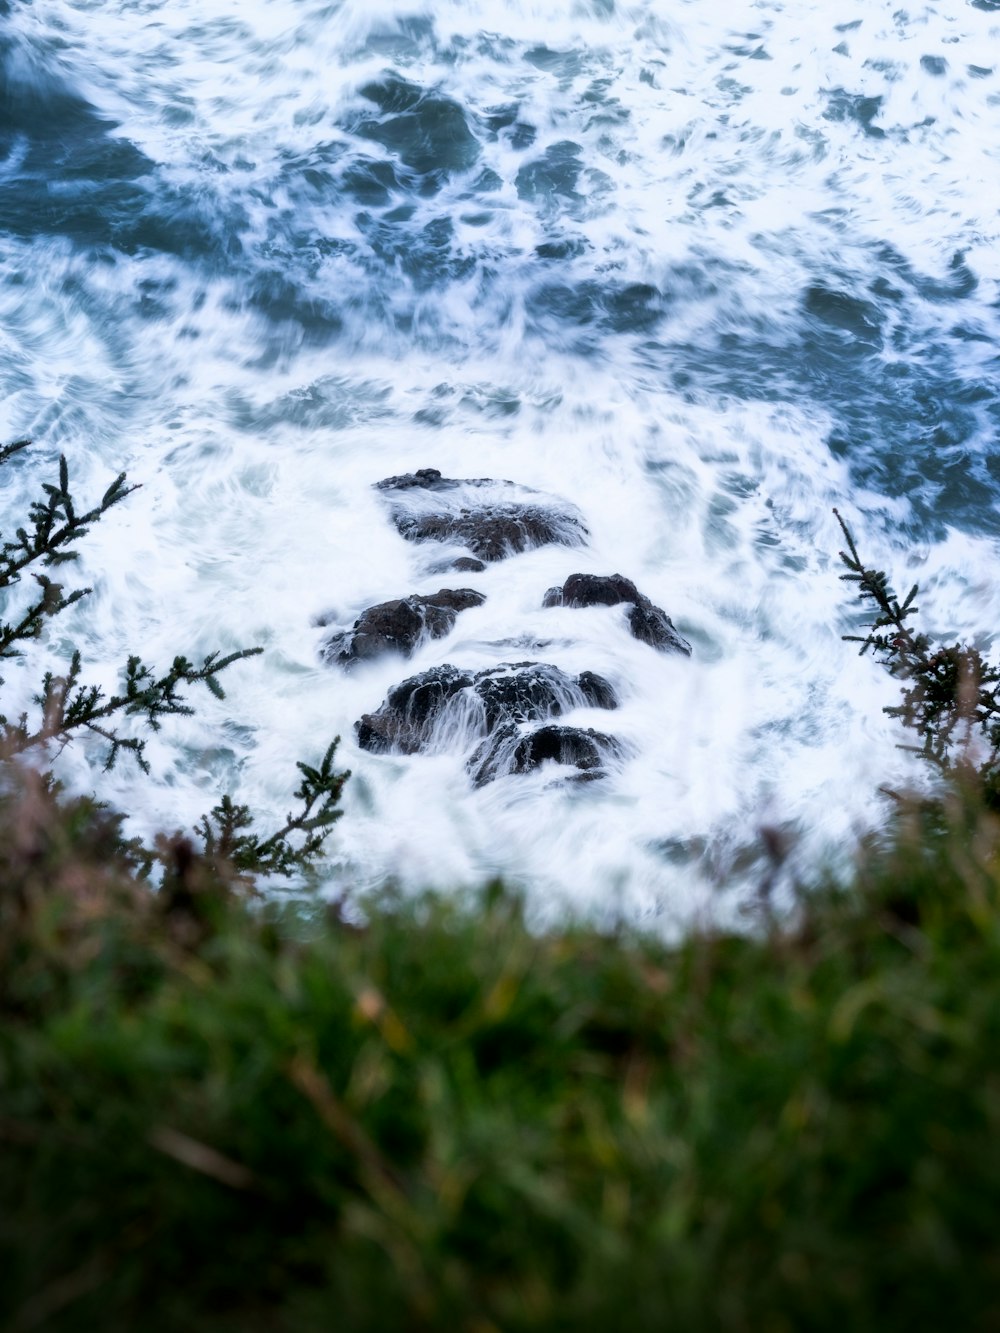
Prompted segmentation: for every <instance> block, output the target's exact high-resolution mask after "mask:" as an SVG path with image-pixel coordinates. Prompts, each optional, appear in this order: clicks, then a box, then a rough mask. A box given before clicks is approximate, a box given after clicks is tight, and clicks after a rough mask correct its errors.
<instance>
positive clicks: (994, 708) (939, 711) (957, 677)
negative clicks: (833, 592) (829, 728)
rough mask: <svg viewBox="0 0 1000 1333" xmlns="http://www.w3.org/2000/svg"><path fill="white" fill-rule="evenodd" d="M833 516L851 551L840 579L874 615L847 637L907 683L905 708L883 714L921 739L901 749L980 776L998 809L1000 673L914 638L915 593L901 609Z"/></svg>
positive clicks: (962, 652)
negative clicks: (975, 748)
mask: <svg viewBox="0 0 1000 1333" xmlns="http://www.w3.org/2000/svg"><path fill="white" fill-rule="evenodd" d="M833 512H834V514H835V516H836V519H837V522H838V523H839V524H840V528H841V531H842V532H843V534H844V539H845V541H846V543H847V550H846V551H841V552H840V558H841V560H842V561H843V563H844V565H845V566H846V567H847V570H848V572H847V573H846V574H841V576H840V577H841V578H842V579H844V580H845V581H847V582H849V583H854V584H855V585H856V586H857V593H858V597H859V598H860V600H861V601H862V602H863V603H865V604H867V605H868V606H869V607H871V608H872V609H873V610H874V612H875V616H874V619H873V620H871V621H870V622H869V623H868V624H867V625H866V626H865V627H864V628H865V629H866V630H867V633H866V634H865V635H858V634H845V635H844V636H843V637H844V639H845V640H847V641H848V642H853V643H860V644H861V652H862V654H863V653H865V652H867V651H868V649H869V648H872V649H874V651H875V652H876V654H877V655H878V657H879V660H880V661H881V662H882V664H883V665H884V666H886V667H887V668H888V670H889V673H890V674H891V675H893V676H895V677H897V678H898V679H900V680H901V681H904V682H906V683H905V684H904V686H903V692H902V698H901V700H900V702H899V703H898V704H894V705H890V706H889V707H887V708H885V709H884V710H883V711H884V712H885V713H887V714H888V716H890V717H894V718H898V719H899V721H901V722H902V723H903V725H904V726H906V727H908V728H909V729H910V730H911V731H913V732H915V733H916V735H917V737H918V740H919V744H916V745H913V744H909V745H904V746H901V748H902V749H905V750H909V751H911V752H913V753H916V754H919V755H921V756H922V757H923V758H924V759H927V760H928V761H929V762H930V763H932V764H933V765H934V766H935V767H936V768H937V769H938V770H939V771H941V772H951V771H953V770H955V769H956V768H958V767H961V768H962V770H963V771H964V772H967V773H968V772H973V773H975V775H976V777H977V778H978V780H979V781H980V782H981V783H982V786H983V790H984V794H985V797H986V799H987V802H988V803H989V804H992V805H994V806H995V807H996V808H1000V669H998V668H997V667H996V666H995V665H993V664H991V663H990V662H987V661H986V659H985V658H984V657H983V655H982V653H981V652H980V651H979V649H978V648H975V647H970V646H969V645H967V644H960V643H955V644H951V645H949V646H946V647H941V648H933V647H932V644H931V640H930V638H929V637H928V636H927V635H926V634H918V633H914V632H913V631H912V630H911V629H910V627H909V625H907V624H906V621H907V620H908V619H909V617H911V616H913V615H915V614H916V612H917V607H916V605H915V598H916V595H917V586H916V585H914V586H913V587H912V588H911V589H910V591H909V592H908V593H907V595H906V597H905V598H903V600H902V601H900V599H899V598H898V596H897V595H896V593H895V592H894V590H893V588H892V585H891V584H890V582H889V579H888V576H887V575H886V574H885V573H884V571H882V570H878V569H872V568H869V567H868V566H866V565H865V564H864V562H863V561H862V559H861V556H860V555H859V553H858V549H857V546H856V544H855V541H854V538H853V536H852V535H851V532H850V530H849V528H848V526H847V524H846V523H845V522H844V519H843V518H842V517H841V515H840V513H839V512H838V511H837V510H836V509H835V510H834V511H833ZM977 731H978V733H979V736H980V739H981V740H982V741H985V742H986V745H987V747H988V753H987V755H986V758H985V759H981V758H973V757H972V754H971V751H970V748H969V740H970V738H971V736H972V734H973V733H974V732H977Z"/></svg>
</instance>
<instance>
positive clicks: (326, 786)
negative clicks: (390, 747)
mask: <svg viewBox="0 0 1000 1333" xmlns="http://www.w3.org/2000/svg"><path fill="white" fill-rule="evenodd" d="M339 743H340V737H339V736H338V737H337V738H336V739H335V740H334V741H332V742H331V744H330V745H329V746H328V747H327V750H326V753H325V754H324V756H323V759H322V761H321V763H320V765H319V767H318V768H313V767H311V766H310V765H309V764H303V763H299V764H298V765H297V768H298V769H299V772H300V773H301V774H302V781H301V782H300V784H299V786H298V788H297V789H296V791H295V799H296V800H297V801H301V803H302V806H301V809H300V810H299V811H298V812H297V813H289V815H288V817H287V819H286V822H285V824H284V827H283V828H281V829H279V830H278V831H277V832H276V833H272V834H271V835H270V837H266V838H262V837H261V836H260V835H258V834H256V833H254V832H252V831H251V830H252V828H253V819H252V816H251V814H250V810H249V807H248V806H246V805H236V804H234V802H233V801H232V799H231V797H229V796H223V798H222V800H221V801H220V802H219V804H218V805H216V806H214V807H213V808H212V810H211V812H210V813H209V814H207V815H203V816H202V819H201V821H200V822H199V823H198V825H197V829H196V831H197V832H198V834H199V835H200V836H201V838H202V839H203V841H204V845H205V846H204V853H205V856H206V857H207V858H208V859H209V860H210V861H222V860H225V861H227V862H228V863H229V864H230V865H231V866H232V867H233V868H234V869H236V870H237V871H240V872H242V873H245V874H246V873H249V874H258V875H291V874H293V873H294V872H295V871H296V870H304V869H305V868H307V867H308V866H309V865H310V863H311V862H312V861H314V860H315V858H316V856H317V855H318V853H319V852H320V850H321V849H322V847H323V844H324V843H325V841H326V839H327V838H328V837H329V835H330V832H331V830H332V828H333V825H334V824H335V823H336V821H337V820H338V819H339V818H340V816H341V814H342V813H343V812H342V811H341V810H340V809H339V808H338V806H339V803H340V797H341V793H342V792H343V788H344V783H345V782H346V781H347V779H348V778H349V777H350V773H349V772H348V771H346V770H345V771H341V772H337V771H336V770H335V769H334V767H333V759H334V755H335V754H336V750H337V746H338V744H339ZM293 839H294V841H293Z"/></svg>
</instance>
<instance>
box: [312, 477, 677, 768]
mask: <svg viewBox="0 0 1000 1333" xmlns="http://www.w3.org/2000/svg"><path fill="white" fill-rule="evenodd" d="M375 489H376V490H378V491H380V492H381V494H382V495H383V497H384V499H385V502H386V504H387V506H388V511H389V515H390V518H391V519H392V522H393V523H394V524H395V526H396V529H397V531H398V532H399V533H400V534H401V535H402V536H403V537H405V538H406V539H407V540H408V541H412V542H438V543H440V545H441V547H442V550H441V554H440V560H439V562H438V563H437V564H434V563H433V561H432V562H431V563H430V565H428V566H425V569H426V568H431V569H434V570H437V571H440V572H443V571H445V570H464V571H476V572H482V571H484V570H485V568H486V564H487V563H488V562H492V561H497V560H503V559H504V558H505V557H506V556H510V555H514V554H516V553H518V552H520V551H527V550H530V549H532V548H534V547H537V546H545V545H549V544H553V543H555V544H561V545H563V546H580V545H582V544H583V543H584V542H585V541H586V539H587V536H588V533H587V528H586V526H585V524H584V521H583V517H582V515H581V514H580V513H579V511H578V510H577V509H576V508H574V507H573V506H572V505H569V504H567V503H566V502H565V501H563V500H560V499H558V498H557V497H555V496H551V495H545V494H543V493H542V492H541V491H536V490H532V489H531V488H530V487H527V486H519V485H518V484H517V483H515V482H512V481H497V480H494V479H493V478H490V477H468V478H457V477H444V476H442V475H441V473H440V472H438V471H437V469H436V468H420V469H419V470H418V471H416V472H406V473H402V474H400V475H398V476H393V477H386V478H385V479H384V480H382V481H379V482H376V483H375ZM483 601H485V598H484V596H483V594H482V593H479V592H475V591H474V590H473V589H471V588H459V589H448V588H442V589H441V590H440V591H439V592H437V593H434V594H432V595H418V594H414V595H413V596H410V597H404V598H400V599H398V600H397V601H393V602H382V603H380V604H379V605H378V606H373V607H369V609H368V610H367V611H365V612H364V613H363V614H362V615H361V616H359V617H358V619H357V620H356V621H355V622H354V625H353V626H352V627H351V628H350V629H349V630H341V631H339V632H338V633H336V634H334V635H333V636H332V637H331V638H330V639H329V640H328V641H327V643H326V644H325V646H324V649H323V656H324V658H325V660H326V661H328V662H334V663H337V664H339V665H341V666H345V667H349V666H352V665H353V664H354V663H356V662H359V661H366V660H368V659H370V658H372V657H375V656H377V655H379V654H381V653H385V652H396V653H402V654H404V655H405V654H409V653H412V652H413V651H414V649H415V648H416V647H417V646H418V644H419V643H420V642H421V640H422V639H424V638H440V637H442V636H443V635H445V634H447V633H448V632H449V631H450V630H451V629H452V628H453V626H454V624H455V619H456V617H457V616H458V614H459V613H460V612H461V611H463V610H465V609H467V608H468V607H473V606H479V605H480V604H481V603H482V602H483ZM543 605H544V606H547V607H550V606H574V607H588V606H590V607H592V606H619V605H624V606H626V607H627V612H626V615H627V620H628V626H629V629H630V631H631V633H632V635H633V637H635V638H636V639H638V640H640V642H642V643H647V644H649V645H650V646H651V647H653V648H656V649H659V650H660V651H661V652H671V653H682V654H684V655H685V656H690V653H691V646H690V644H688V643H687V641H686V640H685V639H683V638H682V637H681V635H680V634H678V633H677V630H676V629H675V628H674V626H673V623H672V622H671V620H670V617H669V616H668V615H667V614H666V612H665V611H663V610H662V609H661V608H660V607H658V606H654V605H653V603H652V602H651V601H650V600H649V598H648V597H646V596H645V595H644V594H643V593H641V592H639V590H638V588H637V587H636V586H635V584H634V583H633V582H632V581H631V579H627V578H625V577H624V576H623V575H621V574H608V575H595V574H571V575H570V576H569V578H568V579H567V580H566V582H565V583H564V584H563V585H562V587H561V588H550V589H549V590H548V592H547V593H546V594H545V597H544V601H543ZM547 642H548V641H546V640H539V639H537V638H532V639H530V640H528V639H527V638H525V641H524V643H523V644H522V643H521V641H520V640H501V641H497V643H496V644H495V647H496V648H497V650H498V651H502V652H505V653H506V652H508V651H513V652H524V651H528V652H541V651H547V647H546V643H547ZM563 646H566V645H565V644H563ZM617 707H618V698H617V695H616V693H615V691H614V689H613V688H612V686H611V685H610V684H609V682H608V681H606V680H605V679H604V677H603V676H598V675H596V674H595V673H594V672H592V671H583V672H581V673H580V674H579V675H577V676H572V675H568V674H567V673H566V672H565V671H563V670H561V669H560V668H559V667H557V666H553V665H551V664H549V663H545V662H514V663H510V662H507V663H502V664H501V665H499V666H495V667H489V668H487V669H486V670H481V671H474V670H471V669H466V670H463V669H462V668H460V667H457V666H452V665H450V664H446V665H444V666H437V667H432V668H431V669H429V670H427V671H422V672H420V673H419V674H418V675H415V676H410V677H409V678H408V679H407V680H404V681H402V682H401V683H400V684H399V685H396V686H394V687H393V688H392V689H391V690H390V691H389V693H388V694H387V695H386V698H385V700H384V701H383V702H382V704H381V705H380V707H379V708H377V709H376V710H375V712H373V713H365V714H364V716H363V717H362V718H361V719H360V720H359V721H358V722H356V723H355V724H354V725H355V731H356V733H357V738H358V744H359V745H360V747H361V748H362V749H363V750H368V751H370V752H372V753H374V754H390V753H391V754H404V755H412V754H419V753H426V752H428V751H439V752H440V751H449V750H450V751H452V752H453V753H454V752H458V753H464V754H465V756H466V768H467V770H468V772H469V776H470V777H471V779H472V781H473V783H474V784H475V785H476V786H477V787H482V786H484V785H485V784H486V783H488V782H492V781H493V780H494V779H495V778H498V777H501V776H503V775H505V774H512V773H530V772H533V771H535V770H536V769H538V768H540V767H541V766H542V765H544V764H546V763H555V764H558V765H560V766H562V767H564V768H565V767H569V768H573V769H576V770H577V771H576V774H575V778H576V780H578V781H584V780H587V779H590V778H600V777H603V776H604V775H605V773H606V772H607V770H608V767H609V765H611V764H613V763H615V762H617V761H619V760H620V759H621V758H622V757H623V755H624V754H625V747H624V746H623V745H622V743H621V742H620V741H619V740H617V739H616V738H615V737H614V736H609V735H606V734H605V733H604V732H601V731H595V730H593V729H591V728H587V727H578V726H572V725H568V724H567V723H566V722H565V721H559V720H558V719H560V718H564V717H565V716H566V715H568V714H570V713H572V712H573V711H574V710H576V709H579V708H601V709H605V710H610V709H614V708H617Z"/></svg>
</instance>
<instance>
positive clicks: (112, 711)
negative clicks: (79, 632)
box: [0, 648, 262, 772]
mask: <svg viewBox="0 0 1000 1333" xmlns="http://www.w3.org/2000/svg"><path fill="white" fill-rule="evenodd" d="M261 651H262V650H261V649H260V648H242V649H239V650H238V651H236V652H233V653H228V654H227V655H226V656H225V657H220V656H219V654H218V653H217V652H215V653H209V655H208V656H207V657H206V658H205V659H204V661H203V662H202V664H201V666H200V667H195V666H193V665H192V664H191V663H190V662H189V661H188V659H187V658H186V657H175V658H174V661H173V664H172V666H171V668H170V670H169V671H167V672H166V673H165V674H164V675H162V676H157V675H156V674H155V672H153V671H152V670H151V669H150V668H149V667H147V666H146V665H145V664H144V663H143V662H142V660H141V659H140V658H138V657H130V658H129V659H128V662H127V663H126V666H125V671H124V684H123V689H122V691H121V692H120V693H117V694H113V695H111V696H110V698H109V697H108V696H107V695H105V693H104V691H103V690H102V689H101V688H100V686H99V685H81V684H80V672H81V659H80V654H79V653H78V652H75V653H74V654H73V656H72V658H71V660H70V665H69V671H68V672H67V674H66V675H65V676H55V675H53V673H52V672H51V671H49V672H46V674H45V676H44V677H43V679H42V688H41V691H40V692H39V693H38V694H36V695H35V698H34V702H35V704H36V705H37V706H38V707H39V709H40V710H41V722H40V724H39V726H38V727H37V728H36V729H35V730H34V731H31V730H29V729H28V727H27V724H26V721H25V719H24V718H22V719H21V721H20V722H19V723H18V724H17V725H15V726H10V725H9V724H5V725H4V726H3V728H2V730H0V746H2V747H3V752H4V753H6V754H19V753H21V752H23V751H24V750H27V749H30V748H32V747H34V746H38V745H44V744H45V743H47V742H49V741H54V740H61V741H63V743H68V741H69V740H70V739H72V734H73V733H74V732H76V731H78V730H80V729H81V728H82V729H86V730H88V731H91V732H93V733H94V734H95V735H97V736H100V737H101V738H102V739H103V740H105V741H107V742H108V744H109V745H110V749H109V751H108V754H107V758H106V759H105V764H104V767H105V769H111V768H113V767H114V765H115V763H116V761H117V759H118V756H119V754H120V752H121V751H122V750H126V751H128V752H129V753H131V754H132V755H134V757H135V759H136V761H137V763H138V764H139V767H140V768H141V769H142V770H143V772H148V771H149V766H148V764H147V762H146V759H145V746H146V742H145V740H141V739H138V738H137V737H134V736H130V735H122V734H121V733H119V732H118V731H117V730H116V729H115V728H113V727H108V726H106V725H105V723H106V722H107V721H108V720H109V719H110V718H113V717H116V716H122V717H137V716H140V717H143V718H144V719H145V721H146V724H147V725H148V726H149V728H150V729H151V730H152V731H158V730H159V728H160V725H161V719H162V718H163V717H168V716H189V715H190V714H191V713H193V712H194V709H193V707H192V706H191V704H190V703H188V701H187V698H186V696H185V694H184V693H183V691H184V689H185V688H187V687H189V686H191V685H196V684H198V683H203V684H205V685H206V686H207V687H208V689H209V690H210V691H211V692H212V694H214V695H215V696H216V698H220V699H221V698H225V692H224V691H223V689H222V686H221V684H220V683H219V680H218V676H219V674H220V673H221V672H222V671H224V670H225V669H226V668H227V667H229V666H231V665H232V664H233V663H234V662H238V661H240V660H242V659H243V658H245V657H255V656H256V655H257V654H258V653H260V652H261Z"/></svg>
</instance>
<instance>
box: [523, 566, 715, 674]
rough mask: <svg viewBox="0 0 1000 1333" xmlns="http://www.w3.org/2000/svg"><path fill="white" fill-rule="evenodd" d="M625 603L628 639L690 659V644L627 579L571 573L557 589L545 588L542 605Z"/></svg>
mask: <svg viewBox="0 0 1000 1333" xmlns="http://www.w3.org/2000/svg"><path fill="white" fill-rule="evenodd" d="M621 602H625V603H629V604H630V606H629V611H628V623H629V629H630V630H631V631H632V637H633V638H636V639H638V640H639V642H640V643H648V644H649V646H650V647H651V648H657V649H659V651H660V652H665V653H683V654H684V655H685V657H690V656H691V645H690V644H689V643H688V641H687V640H686V639H684V638H682V637H681V635H680V634H678V633H677V631H676V629H675V628H674V624H673V621H672V620H671V619H670V617H669V616H668V615H667V613H666V611H663V610H662V609H661V608H660V607H658V606H654V605H653V603H652V602H651V601H650V600H649V598H648V597H647V596H645V594H644V593H641V592H640V591H639V589H638V588H637V587H636V586H635V584H634V583H633V582H632V580H631V579H627V578H625V577H624V575H622V574H571V575H570V576H569V578H568V579H567V580H566V582H565V583H564V584H563V586H562V587H561V588H549V590H548V592H546V594H545V596H544V598H543V599H542V605H543V606H617V605H618V604H619V603H621Z"/></svg>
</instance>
